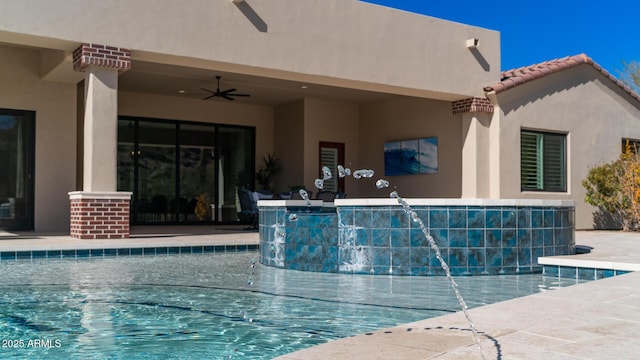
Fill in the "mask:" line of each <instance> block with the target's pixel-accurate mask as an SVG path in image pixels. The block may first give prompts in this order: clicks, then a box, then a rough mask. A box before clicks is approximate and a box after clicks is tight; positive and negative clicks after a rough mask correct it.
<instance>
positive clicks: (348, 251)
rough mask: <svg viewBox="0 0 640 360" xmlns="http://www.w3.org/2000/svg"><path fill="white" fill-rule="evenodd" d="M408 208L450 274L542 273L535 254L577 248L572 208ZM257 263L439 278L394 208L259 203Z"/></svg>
mask: <svg viewBox="0 0 640 360" xmlns="http://www.w3.org/2000/svg"><path fill="white" fill-rule="evenodd" d="M280 205H283V203H280ZM412 209H413V211H415V212H416V213H417V214H418V216H419V217H420V219H421V220H422V221H423V223H424V225H425V226H426V227H427V229H428V233H429V235H430V236H431V237H432V238H433V239H434V241H435V243H436V244H437V246H438V248H439V251H440V253H441V255H442V258H443V259H444V261H445V262H446V263H447V264H448V266H449V267H450V269H451V273H452V274H454V275H481V274H518V273H531V272H541V271H542V266H541V265H539V264H538V262H537V259H538V257H540V256H553V255H569V254H573V253H574V251H575V241H574V207H573V206H496V205H492V206H475V205H474V206H462V205H453V206H452V205H437V206H421V205H412ZM292 215H293V218H294V220H293V221H292V220H291V217H292ZM260 261H261V263H262V264H264V265H269V266H276V267H280V268H285V269H293V270H303V271H323V272H339V273H362V274H393V275H443V274H444V270H442V267H441V265H440V261H439V260H438V258H437V256H436V253H435V251H434V250H433V249H432V248H431V246H430V243H429V241H428V239H427V237H426V236H425V235H424V234H423V233H422V231H421V229H420V227H419V226H418V224H417V223H416V222H413V221H410V218H409V215H408V214H407V213H406V212H404V211H403V210H402V208H401V207H399V206H336V207H330V206H326V205H325V207H312V206H307V207H304V206H286V204H284V205H283V206H260Z"/></svg>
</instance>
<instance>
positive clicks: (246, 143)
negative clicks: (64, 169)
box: [118, 118, 254, 224]
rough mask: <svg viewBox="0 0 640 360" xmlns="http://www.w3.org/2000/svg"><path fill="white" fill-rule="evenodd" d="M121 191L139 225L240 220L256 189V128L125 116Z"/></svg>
mask: <svg viewBox="0 0 640 360" xmlns="http://www.w3.org/2000/svg"><path fill="white" fill-rule="evenodd" d="M118 124H119V126H118V190H120V191H131V192H133V198H132V214H131V219H132V222H133V223H134V224H157V223H202V222H211V221H214V222H237V221H239V219H238V212H239V211H240V205H239V202H238V197H237V193H238V190H239V189H240V188H241V187H245V188H248V189H253V185H254V172H253V168H254V165H253V164H254V158H253V153H254V146H253V143H254V129H253V128H247V127H239V126H224V125H213V124H188V123H178V122H168V121H167V122H162V121H152V120H148V121H147V120H140V119H133V118H132V119H128V118H122V119H121V120H120V121H119V123H118Z"/></svg>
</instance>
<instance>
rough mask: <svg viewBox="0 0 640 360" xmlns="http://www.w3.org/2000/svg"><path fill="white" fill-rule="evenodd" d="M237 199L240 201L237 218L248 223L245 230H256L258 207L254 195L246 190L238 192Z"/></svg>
mask: <svg viewBox="0 0 640 360" xmlns="http://www.w3.org/2000/svg"><path fill="white" fill-rule="evenodd" d="M238 199H239V200H240V212H239V213H238V217H239V218H240V220H241V221H244V222H248V223H250V226H249V227H248V228H246V230H257V229H258V205H257V202H256V199H255V198H254V194H253V193H252V192H251V191H249V190H247V189H240V190H238Z"/></svg>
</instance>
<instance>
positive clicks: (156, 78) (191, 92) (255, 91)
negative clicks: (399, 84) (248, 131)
mask: <svg viewBox="0 0 640 360" xmlns="http://www.w3.org/2000/svg"><path fill="white" fill-rule="evenodd" d="M216 76H221V77H222V78H221V80H220V90H222V91H224V90H226V89H229V88H235V89H237V91H236V93H238V94H249V95H250V97H237V98H235V100H234V101H233V102H234V103H245V104H258V105H265V106H276V105H280V104H286V103H288V102H292V101H295V100H299V99H302V98H319V99H327V100H335V101H344V102H353V103H367V102H372V101H379V100H382V99H385V98H388V97H390V96H392V95H390V94H384V93H376V92H370V91H362V90H356V89H347V88H341V87H333V86H326V85H319V84H309V83H301V82H296V81H288V80H282V79H274V78H269V77H260V76H253V75H245V74H238V73H228V72H221V71H212V70H207V69H196V68H188V67H181V66H175V65H165V64H158V63H151V62H144V61H133V62H132V64H131V70H129V71H127V72H125V73H123V74H121V75H120V76H119V79H118V88H119V89H120V90H122V91H129V92H140V93H150V94H158V95H166V96H183V97H187V98H195V99H204V98H205V97H207V96H209V95H211V94H210V93H208V92H206V91H204V90H201V89H209V90H211V91H215V90H216V86H217V85H216ZM181 90H182V91H184V93H181V92H180V91H181ZM207 101H223V102H227V101H229V100H226V99H223V98H217V97H216V98H212V99H210V100H207Z"/></svg>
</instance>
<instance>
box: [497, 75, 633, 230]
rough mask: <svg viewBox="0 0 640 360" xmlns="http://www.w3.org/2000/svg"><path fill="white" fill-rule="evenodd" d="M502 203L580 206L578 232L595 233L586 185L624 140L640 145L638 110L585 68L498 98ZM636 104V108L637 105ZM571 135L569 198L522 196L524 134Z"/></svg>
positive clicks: (538, 194) (539, 194)
mask: <svg viewBox="0 0 640 360" xmlns="http://www.w3.org/2000/svg"><path fill="white" fill-rule="evenodd" d="M498 101H499V104H500V111H501V116H502V118H503V119H502V120H501V122H500V124H501V129H500V133H501V137H500V170H499V173H500V193H499V197H501V198H542V199H546V198H554V199H561V200H564V199H567V200H575V201H576V228H577V229H591V228H593V227H594V219H593V212H594V211H595V210H596V209H595V208H593V207H592V206H589V205H587V204H585V203H584V194H585V192H584V188H583V187H582V184H581V183H582V180H584V179H585V178H586V176H587V173H588V171H589V169H590V168H591V167H593V166H597V165H599V164H602V163H605V162H609V161H612V160H614V159H616V158H617V157H618V156H619V154H620V151H621V139H622V138H625V137H626V138H635V139H640V105H639V104H638V102H637V101H636V100H633V99H631V98H630V97H629V96H628V95H627V94H625V93H624V92H623V91H622V90H621V89H620V88H618V87H617V86H615V84H613V83H612V82H611V80H608V79H606V78H605V77H604V76H603V75H602V74H601V73H599V72H598V71H596V70H595V69H594V68H593V67H592V66H589V65H581V66H579V67H576V68H573V69H569V70H566V71H563V72H560V73H556V74H552V75H549V76H547V77H545V78H542V79H539V80H536V81H534V82H531V83H525V84H523V85H520V86H518V87H516V88H514V89H511V90H509V91H506V92H504V93H501V94H499V95H498ZM634 104H635V105H634ZM523 128H524V129H531V130H543V131H552V132H560V133H566V134H567V159H568V164H567V192H566V193H555V192H554V193H545V192H521V191H520V181H513V180H514V179H513V178H514V174H516V176H518V178H519V175H518V174H520V130H521V129H523Z"/></svg>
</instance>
